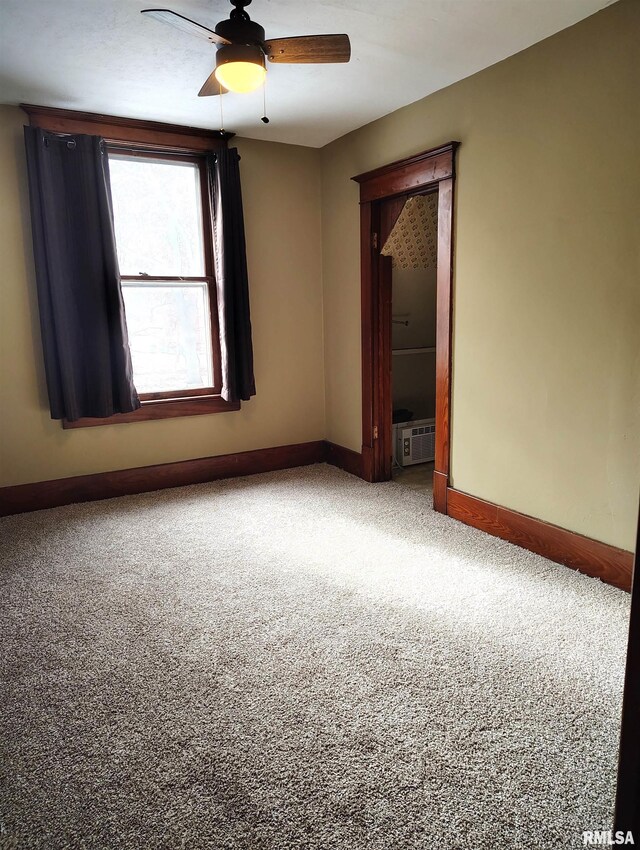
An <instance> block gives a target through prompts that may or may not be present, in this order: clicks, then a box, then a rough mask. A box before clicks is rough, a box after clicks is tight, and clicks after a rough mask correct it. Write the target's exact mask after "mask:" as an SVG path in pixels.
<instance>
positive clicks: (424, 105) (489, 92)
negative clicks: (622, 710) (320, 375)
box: [322, 0, 640, 549]
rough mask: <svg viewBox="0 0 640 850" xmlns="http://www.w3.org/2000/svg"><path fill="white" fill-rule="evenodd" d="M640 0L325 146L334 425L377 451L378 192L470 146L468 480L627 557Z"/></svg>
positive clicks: (334, 436)
mask: <svg viewBox="0 0 640 850" xmlns="http://www.w3.org/2000/svg"><path fill="white" fill-rule="evenodd" d="M638 43H640V3H638V2H637V0H623V2H621V3H618V4H616V5H614V6H612V7H609V8H608V9H606V10H604V11H603V12H600V13H599V14H597V15H595V16H593V17H591V18H588V19H587V20H585V21H583V22H581V23H579V24H578V25H576V26H575V27H572V28H570V29H568V30H565V31H564V32H562V33H559V34H558V35H556V36H554V37H552V38H550V39H548V40H546V41H544V42H542V43H540V44H538V45H535V46H534V47H532V48H530V49H529V50H526V51H524V52H523V53H520V54H518V55H517V56H514V57H512V58H510V59H508V60H506V61H504V62H502V63H500V64H498V65H495V66H493V67H492V68H489V69H487V70H485V71H482V72H481V73H479V74H476V75H475V76H473V77H470V78H469V79H467V80H464V81H462V82H460V83H458V84H456V85H454V86H451V87H450V88H448V89H445V90H443V91H441V92H438V93H436V94H434V95H432V96H430V97H428V98H426V99H424V100H422V101H419V102H417V103H414V104H412V105H411V106H408V107H406V108H404V109H402V110H399V111H398V112H395V113H393V114H392V115H389V116H387V117H385V118H383V119H381V120H379V121H376V122H374V123H373V124H370V125H368V126H366V127H364V128H362V129H360V130H358V131H356V132H354V133H351V134H350V135H348V136H346V137H344V138H342V139H340V140H338V141H336V142H334V143H333V144H331V145H329V146H327V147H326V148H324V149H323V151H322V174H323V201H322V203H323V259H324V265H323V275H324V311H325V323H324V324H325V327H324V332H325V382H326V394H327V397H326V413H327V437H328V439H330V440H332V441H334V442H336V443H340V444H342V445H344V446H347V447H349V448H352V449H355V450H360V446H361V385H360V282H359V255H358V250H359V249H358V234H359V221H358V187H357V185H356V184H355V183H353V182H351V181H350V179H349V178H350V177H352V176H353V175H355V174H358V173H360V172H363V171H367V170H369V169H372V168H375V167H377V166H379V165H382V164H385V163H387V162H390V161H392V160H395V159H399V158H402V157H405V156H408V155H410V154H413V153H416V152H418V151H421V150H425V149H427V148H430V147H433V146H435V145H438V144H440V143H443V142H447V141H450V140H452V139H456V140H459V141H460V142H461V148H460V151H459V157H458V182H457V188H456V192H457V197H456V208H455V313H454V355H453V356H454V367H453V430H452V479H453V484H454V486H455V487H457V488H458V489H460V490H463V491H466V492H468V493H471V494H473V495H476V496H480V497H482V498H485V499H488V500H490V501H493V502H496V503H498V504H500V505H504V506H507V507H509V508H513V509H515V510H518V511H522V512H524V513H527V514H531V515H532V516H535V517H540V518H542V519H544V520H547V521H549V522H552V523H556V524H558V525H560V526H563V527H565V528H568V529H571V530H573V531H577V532H581V533H583V534H585V535H588V536H590V537H594V538H597V539H599V540H603V541H605V542H607V543H611V544H614V545H618V546H621V547H624V548H627V549H632V548H633V546H634V529H635V522H636V517H637V499H638V487H639V484H640V274H639V254H640V153H639V151H640V141H639V140H640V106H639V104H640V97H639V96H638V92H639V91H640V64H639V58H638V57H639V56H640V51H638Z"/></svg>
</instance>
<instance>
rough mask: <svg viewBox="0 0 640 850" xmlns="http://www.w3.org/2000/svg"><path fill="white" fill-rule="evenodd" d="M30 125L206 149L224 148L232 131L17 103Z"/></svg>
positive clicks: (131, 141)
mask: <svg viewBox="0 0 640 850" xmlns="http://www.w3.org/2000/svg"><path fill="white" fill-rule="evenodd" d="M20 107H21V109H23V110H24V111H25V112H26V113H27V115H28V116H29V123H30V124H31V126H32V127H40V128H42V129H43V130H48V131H49V132H51V133H87V134H89V135H95V136H102V138H104V139H105V141H106V142H107V143H115V144H118V143H123V142H124V143H129V144H136V145H145V146H148V147H150V148H153V147H165V148H166V147H169V148H174V149H175V150H187V151H189V150H190V151H194V150H196V151H208V150H215V149H216V148H221V147H226V146H227V142H228V140H229V139H230V138H232V137H233V135H234V134H233V133H224V132H222V133H221V132H220V131H219V130H205V129H203V128H199V127H181V126H180V125H178V124H163V123H161V122H159V121H141V120H139V119H137V118H119V117H118V116H116V115H102V114H97V113H93V112H76V111H74V110H72V109H54V108H53V107H48V106H33V105H31V104H29V103H21V104H20Z"/></svg>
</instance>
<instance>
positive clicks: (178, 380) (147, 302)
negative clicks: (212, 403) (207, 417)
mask: <svg viewBox="0 0 640 850" xmlns="http://www.w3.org/2000/svg"><path fill="white" fill-rule="evenodd" d="M122 294H123V296H124V303H125V308H126V313H127V329H128V331H129V345H130V348H131V359H132V362H133V380H134V383H135V385H136V389H137V390H138V392H139V393H153V392H165V391H167V390H187V389H196V388H202V387H211V386H213V371H212V364H213V357H212V351H211V330H210V320H211V314H210V310H209V293H208V287H207V284H206V283H204V282H202V283H201V282H180V281H176V282H170V283H165V282H163V281H145V282H144V283H138V282H134V281H126V280H123V281H122Z"/></svg>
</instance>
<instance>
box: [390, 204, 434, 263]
mask: <svg viewBox="0 0 640 850" xmlns="http://www.w3.org/2000/svg"><path fill="white" fill-rule="evenodd" d="M380 253H381V254H383V256H385V257H392V259H393V266H394V268H399V269H433V268H436V267H437V263H438V193H437V192H432V193H431V194H430V195H415V196H414V197H412V198H408V200H407V202H406V203H405V205H404V207H403V208H402V210H401V212H400V215H399V216H398V220H397V221H396V223H395V224H394V226H393V229H392V231H391V233H390V234H389V238H388V239H387V241H386V242H385V244H384V246H383V248H382V251H381V252H380Z"/></svg>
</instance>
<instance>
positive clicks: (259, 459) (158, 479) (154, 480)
mask: <svg viewBox="0 0 640 850" xmlns="http://www.w3.org/2000/svg"><path fill="white" fill-rule="evenodd" d="M325 456H326V447H325V443H324V441H323V440H316V441H315V442H311V443H297V444H295V445H291V446H276V447H275V448H270V449H257V450H255V451H250V452H239V453H238V454H229V455H219V456H217V457H203V458H196V459H195V460H183V461H177V462H176V463H161V464H157V465H156V466H141V467H137V468H135V469H119V470H116V471H115V472H98V473H96V474H94V475H80V476H76V477H74V478H58V479H55V480H53V481H39V482H37V483H35V484H19V485H16V486H14V487H2V488H0V516H8V515H10V514H19V513H25V512H26V511H38V510H42V509H43V508H55V507H58V506H59V505H69V504H71V503H73V502H93V501H97V500H99V499H111V498H113V497H114V496H129V495H132V494H134V493H146V492H149V491H151V490H164V489H166V488H167V487H182V486H184V485H186V484H201V483H203V482H205V481H215V480H216V479H218V478H236V477H238V476H240V475H252V474H254V473H258V472H273V471H274V470H276V469H288V468H290V467H295V466H307V465H308V464H311V463H322V462H323V461H324V460H325Z"/></svg>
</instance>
